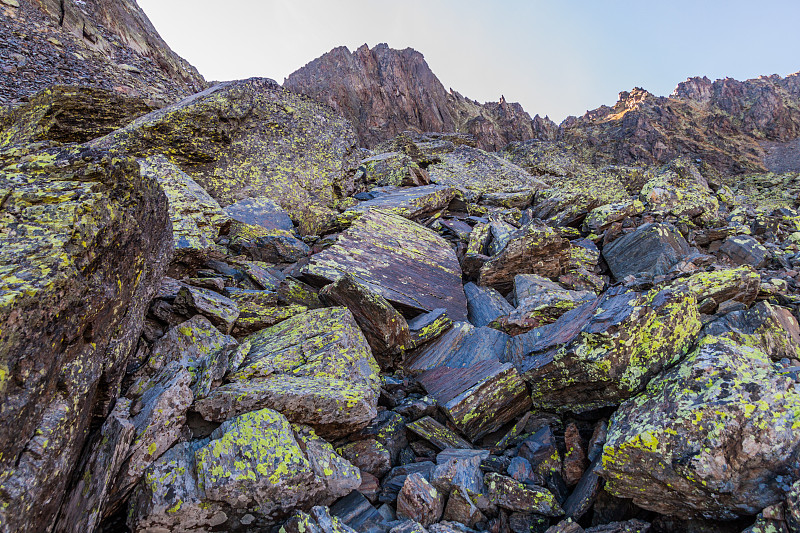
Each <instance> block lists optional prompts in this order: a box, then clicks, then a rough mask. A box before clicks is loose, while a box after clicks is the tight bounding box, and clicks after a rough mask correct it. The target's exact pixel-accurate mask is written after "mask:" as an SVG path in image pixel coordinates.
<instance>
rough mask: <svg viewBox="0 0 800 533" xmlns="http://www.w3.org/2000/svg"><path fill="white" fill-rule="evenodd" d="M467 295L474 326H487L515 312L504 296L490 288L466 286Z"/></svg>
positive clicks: (470, 318) (468, 284) (470, 316)
mask: <svg viewBox="0 0 800 533" xmlns="http://www.w3.org/2000/svg"><path fill="white" fill-rule="evenodd" d="M464 292H465V293H466V295H467V313H468V318H469V321H470V322H471V323H472V325H474V326H477V327H481V326H486V325H488V324H489V323H491V322H492V321H493V320H495V319H497V318H498V317H501V316H503V315H507V314H509V313H511V312H512V311H513V310H514V307H513V306H512V305H511V304H509V303H508V302H507V301H506V300H505V298H503V296H502V295H501V294H500V293H499V292H497V291H496V290H494V289H492V288H490V287H478V286H477V285H475V284H474V283H467V284H466V285H464Z"/></svg>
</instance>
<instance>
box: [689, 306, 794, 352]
mask: <svg viewBox="0 0 800 533" xmlns="http://www.w3.org/2000/svg"><path fill="white" fill-rule="evenodd" d="M702 335H703V336H714V337H725V338H728V339H731V340H732V341H734V342H736V343H737V344H742V345H745V346H749V347H750V348H755V349H757V350H760V351H761V352H763V353H765V354H767V355H768V356H769V357H770V358H771V359H772V360H773V361H780V360H781V359H783V358H787V359H789V360H792V359H800V326H799V325H798V323H797V319H796V318H795V317H794V315H793V314H792V312H791V311H790V310H789V309H786V308H785V307H779V306H777V305H771V304H769V303H768V302H759V303H758V304H756V305H754V306H753V307H751V308H750V309H747V310H743V311H733V312H731V313H727V314H725V315H724V316H721V317H719V318H717V319H716V320H714V321H713V322H710V323H708V324H706V326H705V328H703V331H702Z"/></svg>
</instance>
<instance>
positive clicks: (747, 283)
mask: <svg viewBox="0 0 800 533" xmlns="http://www.w3.org/2000/svg"><path fill="white" fill-rule="evenodd" d="M685 283H686V285H687V286H688V287H689V289H690V290H691V291H692V292H693V293H694V294H695V298H696V299H697V301H698V302H702V301H704V300H705V299H706V298H711V299H712V300H713V301H714V304H715V305H716V306H719V305H720V304H721V303H723V302H727V301H728V300H733V301H735V302H741V303H743V304H745V305H750V304H751V303H753V300H755V299H756V296H758V289H759V286H760V285H761V277H760V276H759V275H758V273H757V272H756V271H755V270H753V269H752V268H751V267H749V266H742V267H739V268H733V269H730V270H715V271H713V272H700V273H698V274H694V275H693V276H691V277H690V278H689V279H688V280H686V281H685Z"/></svg>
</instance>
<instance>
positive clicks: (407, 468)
mask: <svg viewBox="0 0 800 533" xmlns="http://www.w3.org/2000/svg"><path fill="white" fill-rule="evenodd" d="M434 467H435V465H434V464H433V463H432V462H430V461H424V462H421V463H409V464H406V465H403V466H397V467H395V468H392V471H391V472H389V474H387V475H386V477H385V478H384V479H383V490H382V492H381V495H380V496H379V497H378V499H379V500H380V501H382V502H393V501H395V500H396V499H397V495H398V493H399V492H400V489H402V488H403V484H404V483H405V482H406V478H407V477H408V476H409V475H410V474H413V473H418V474H420V475H421V476H422V477H424V478H425V479H426V480H429V479H430V478H431V474H432V473H433V469H434Z"/></svg>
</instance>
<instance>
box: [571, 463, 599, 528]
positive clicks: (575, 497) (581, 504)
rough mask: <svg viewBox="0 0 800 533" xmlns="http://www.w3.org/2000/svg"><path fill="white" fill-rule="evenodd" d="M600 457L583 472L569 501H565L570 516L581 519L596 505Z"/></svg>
mask: <svg viewBox="0 0 800 533" xmlns="http://www.w3.org/2000/svg"><path fill="white" fill-rule="evenodd" d="M600 459H601V457H599V456H598V457H597V458H595V460H594V461H592V464H591V465H590V466H589V468H587V469H586V472H584V473H583V476H581V479H580V481H578V484H577V485H576V486H575V488H574V489H573V491H572V493H571V494H570V495H569V498H567V501H565V502H564V514H565V515H567V517H568V518H572V519H574V520H580V519H581V518H582V517H583V515H585V514H586V513H587V512H588V511H589V509H591V507H592V505H594V502H595V500H596V499H597V493H598V491H599V490H600V476H599V475H598V471H599V470H600Z"/></svg>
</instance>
